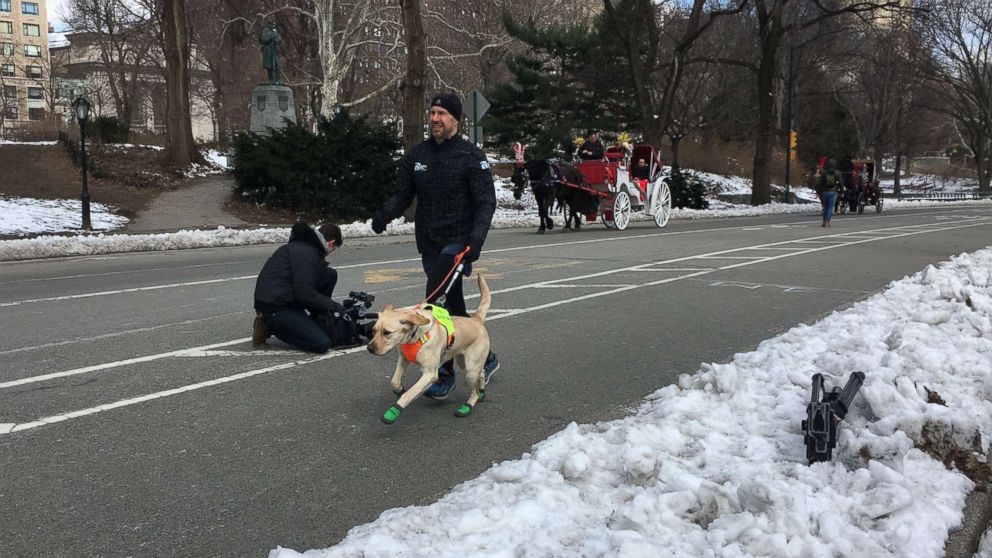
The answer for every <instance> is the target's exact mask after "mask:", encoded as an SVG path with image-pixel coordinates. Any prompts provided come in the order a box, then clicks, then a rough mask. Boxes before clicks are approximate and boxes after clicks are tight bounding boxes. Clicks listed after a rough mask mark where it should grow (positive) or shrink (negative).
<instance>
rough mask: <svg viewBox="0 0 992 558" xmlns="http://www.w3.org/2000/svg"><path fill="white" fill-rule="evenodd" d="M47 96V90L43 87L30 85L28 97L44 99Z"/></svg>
mask: <svg viewBox="0 0 992 558" xmlns="http://www.w3.org/2000/svg"><path fill="white" fill-rule="evenodd" d="M44 98H45V90H44V89H42V88H41V87H28V99H42V100H44Z"/></svg>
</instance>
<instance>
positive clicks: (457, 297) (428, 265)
mask: <svg viewBox="0 0 992 558" xmlns="http://www.w3.org/2000/svg"><path fill="white" fill-rule="evenodd" d="M464 249H465V245H464V244H448V245H446V246H445V247H444V248H442V249H441V253H440V254H422V255H421V256H420V261H421V263H422V264H423V265H424V273H426V274H427V293H426V297H427V302H430V303H431V304H435V303H436V304H437V305H438V306H443V307H444V308H445V309H447V310H448V313H449V314H451V315H452V316H465V317H468V310H466V309H465V294H464V292H463V291H462V277H463V276H465V275H469V274H470V273H472V264H471V263H468V262H465V267H464V268H463V269H462V273H461V274H460V275H459V276H458V277H457V278H456V279H452V276H453V275H454V269H455V267H457V265H458V264H456V263H455V256H456V255H457V254H458V253H459V252H461V251H462V250H464ZM449 284H450V285H451V288H450V289H448V285H449ZM445 289H448V294H447V296H445V300H444V302H443V303H442V302H441V301H439V300H438V299H439V298H440V297H441V296H442V295H444V291H445ZM441 369H442V371H443V372H442V377H444V375H445V374H447V375H451V374H454V373H455V361H454V360H449V361H446V362H444V363H442V364H441Z"/></svg>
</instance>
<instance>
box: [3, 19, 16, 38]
mask: <svg viewBox="0 0 992 558" xmlns="http://www.w3.org/2000/svg"><path fill="white" fill-rule="evenodd" d="M0 33H3V34H4V35H13V34H14V24H13V23H11V22H9V21H0Z"/></svg>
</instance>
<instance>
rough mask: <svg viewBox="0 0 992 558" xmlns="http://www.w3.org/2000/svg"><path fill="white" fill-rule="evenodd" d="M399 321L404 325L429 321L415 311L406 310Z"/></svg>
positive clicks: (423, 323) (422, 323)
mask: <svg viewBox="0 0 992 558" xmlns="http://www.w3.org/2000/svg"><path fill="white" fill-rule="evenodd" d="M400 323H401V324H405V325H418V326H422V325H427V324H429V323H431V321H430V320H429V319H427V318H425V317H423V316H421V315H420V314H418V313H416V312H406V313H405V314H403V317H402V318H400Z"/></svg>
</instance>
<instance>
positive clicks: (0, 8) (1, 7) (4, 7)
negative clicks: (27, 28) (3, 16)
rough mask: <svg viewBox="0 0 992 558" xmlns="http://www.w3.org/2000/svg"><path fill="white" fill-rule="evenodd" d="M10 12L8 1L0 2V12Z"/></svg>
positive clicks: (2, 0) (0, 0) (1, 0)
mask: <svg viewBox="0 0 992 558" xmlns="http://www.w3.org/2000/svg"><path fill="white" fill-rule="evenodd" d="M9 11H10V0H0V12H9Z"/></svg>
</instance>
